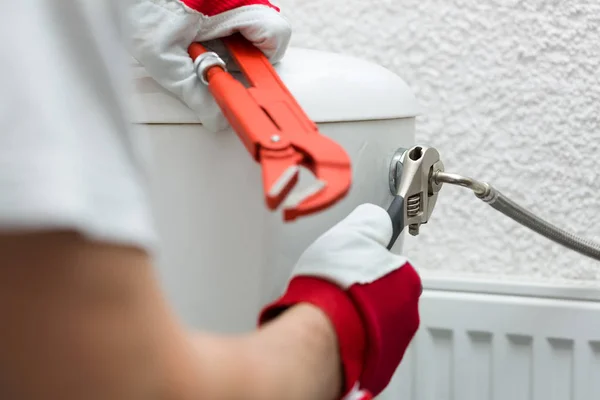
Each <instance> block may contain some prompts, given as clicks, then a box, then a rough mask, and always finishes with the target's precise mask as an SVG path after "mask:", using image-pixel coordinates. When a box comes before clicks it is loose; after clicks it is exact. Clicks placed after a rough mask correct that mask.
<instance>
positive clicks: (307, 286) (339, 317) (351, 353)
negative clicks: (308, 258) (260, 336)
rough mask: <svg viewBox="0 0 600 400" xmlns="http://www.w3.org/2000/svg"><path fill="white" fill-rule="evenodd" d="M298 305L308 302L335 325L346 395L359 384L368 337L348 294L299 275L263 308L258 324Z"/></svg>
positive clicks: (328, 284) (330, 284) (325, 282)
mask: <svg viewBox="0 0 600 400" xmlns="http://www.w3.org/2000/svg"><path fill="white" fill-rule="evenodd" d="M298 303H309V304H312V305H314V306H316V307H318V308H320V309H321V310H322V311H323V312H324V313H325V314H326V315H327V316H328V318H329V320H330V321H331V323H332V324H333V326H334V329H335V332H336V335H337V340H338V348H339V352H340V359H341V361H342V367H343V374H344V382H343V394H344V395H345V394H346V393H348V392H349V391H350V390H351V389H352V388H353V386H354V385H355V383H356V382H358V381H359V379H360V376H361V374H362V371H363V365H364V363H365V349H366V337H365V330H364V327H363V322H362V320H361V317H360V314H359V312H358V310H357V309H356V307H355V305H354V303H353V302H352V300H351V299H350V297H349V296H348V295H347V294H346V292H344V290H342V289H340V288H339V287H338V286H337V285H335V284H333V283H330V282H327V281H324V280H322V279H319V278H313V277H306V276H298V277H295V278H293V279H292V280H291V282H290V284H289V286H288V289H287V291H286V293H285V294H284V295H283V296H282V297H281V298H279V299H278V300H276V301H275V302H274V303H272V304H270V305H268V306H267V307H265V308H264V309H263V311H262V312H261V314H260V317H259V325H262V324H264V323H266V322H268V321H269V320H271V319H273V318H275V317H276V316H277V315H278V314H280V313H281V312H282V311H284V310H285V309H286V308H288V307H291V306H293V305H296V304H298Z"/></svg>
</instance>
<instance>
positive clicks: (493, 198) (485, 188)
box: [432, 171, 600, 261]
mask: <svg viewBox="0 0 600 400" xmlns="http://www.w3.org/2000/svg"><path fill="white" fill-rule="evenodd" d="M432 179H433V180H434V182H435V183H437V184H442V183H449V184H452V185H458V186H462V187H466V188H469V189H471V190H472V191H473V192H474V193H475V196H477V197H478V198H480V199H481V200H483V201H484V202H486V203H488V204H489V205H490V206H492V207H493V208H494V209H496V210H498V211H500V212H501V213H502V214H504V215H506V216H507V217H509V218H512V219H513V220H514V221H516V222H518V223H520V224H521V225H523V226H526V227H527V228H529V229H531V230H533V231H534V232H537V233H539V234H540V235H542V236H545V237H546V238H548V239H550V240H553V241H554V242H556V243H558V244H561V245H563V246H565V247H567V248H569V249H571V250H574V251H576V252H578V253H580V254H583V255H585V256H588V257H590V258H593V259H594V260H597V261H600V245H599V244H597V243H594V242H592V241H591V240H588V239H584V238H581V237H579V236H577V235H574V234H572V233H569V232H567V231H564V230H562V229H560V228H558V227H556V226H554V225H552V224H551V223H549V222H547V221H544V220H543V219H541V218H539V217H538V216H536V215H535V214H533V213H532V212H530V211H528V210H527V209H525V208H523V207H521V206H520V205H518V204H517V203H515V202H514V201H512V200H510V199H509V198H508V197H506V196H504V195H503V194H502V193H500V192H499V191H498V190H496V189H495V188H493V187H492V186H491V185H490V184H488V183H485V182H479V181H476V180H474V179H471V178H467V177H464V176H462V175H457V174H449V173H446V172H441V171H438V172H435V173H434V174H433V176H432Z"/></svg>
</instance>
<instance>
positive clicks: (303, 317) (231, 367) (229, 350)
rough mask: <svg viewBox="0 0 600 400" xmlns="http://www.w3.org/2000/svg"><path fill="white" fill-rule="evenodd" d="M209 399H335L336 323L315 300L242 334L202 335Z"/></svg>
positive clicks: (199, 337)
mask: <svg viewBox="0 0 600 400" xmlns="http://www.w3.org/2000/svg"><path fill="white" fill-rule="evenodd" d="M194 343H195V345H196V348H197V350H198V355H199V366H200V371H201V372H200V373H199V376H202V378H203V384H202V385H201V386H202V387H201V390H202V393H204V394H205V398H207V399H242V398H243V399H247V400H263V399H265V400H266V399H269V400H270V399H273V400H279V399H290V400H294V399H298V400H300V399H314V400H319V399H323V400H335V399H337V398H338V397H339V395H340V391H341V387H342V386H341V364H340V361H339V357H338V354H337V340H336V336H335V331H334V329H333V326H332V325H331V324H330V322H329V320H328V319H327V317H326V316H325V314H323V313H322V312H321V311H320V310H319V309H317V308H316V307H313V306H311V305H299V306H296V307H293V308H291V309H290V310H288V311H287V312H286V313H284V314H282V315H281V316H280V317H279V318H277V319H276V320H274V321H273V322H271V323H270V324H268V325H266V326H265V327H264V328H262V329H260V330H258V331H256V332H255V333H253V334H250V335H248V336H245V337H243V338H236V339H224V338H217V337H207V336H204V335H197V336H196V337H195V339H194Z"/></svg>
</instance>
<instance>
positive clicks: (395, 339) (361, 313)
mask: <svg viewBox="0 0 600 400" xmlns="http://www.w3.org/2000/svg"><path fill="white" fill-rule="evenodd" d="M421 292H422V286H421V279H420V278H419V275H418V274H417V272H416V271H415V269H414V268H413V267H412V266H411V265H410V264H408V263H406V264H405V265H404V266H402V267H401V268H398V269H396V270H394V271H393V272H391V273H389V274H387V275H385V276H383V277H381V278H380V279H377V280H375V281H374V282H371V283H366V284H355V285H352V286H351V287H350V288H349V289H348V290H347V291H344V290H343V289H341V288H339V287H338V286H337V285H335V284H333V283H330V282H327V281H325V280H322V279H319V278H315V277H302V276H299V277H295V278H294V279H292V281H291V282H290V285H289V287H288V290H287V292H286V293H285V294H284V295H283V297H281V298H280V299H278V300H277V301H275V302H274V303H272V304H271V305H269V306H267V307H266V308H265V309H264V310H263V312H262V313H261V316H260V319H259V324H263V323H265V322H266V321H267V320H270V319H272V318H274V317H275V316H276V315H277V314H279V313H280V312H281V311H283V310H284V309H286V308H288V307H290V306H292V305H295V304H298V303H310V304H313V305H315V306H316V307H319V308H320V309H321V310H323V311H324V312H325V313H326V314H327V316H328V317H329V319H330V320H331V322H332V324H333V326H334V328H335V331H336V334H337V337H338V343H339V351H340V357H341V361H342V366H343V369H344V394H347V393H348V392H349V391H350V390H351V389H352V388H353V387H354V386H355V384H356V383H359V389H362V390H368V391H369V392H370V393H371V394H372V395H373V396H377V395H378V394H379V393H381V392H382V391H383V389H385V387H386V386H387V385H388V384H389V382H390V380H391V378H392V376H393V374H394V372H395V371H396V369H397V367H398V365H399V364H400V362H401V360H402V358H403V357H404V353H405V352H406V349H407V348H408V345H409V344H410V342H411V341H412V339H413V337H414V335H415V333H416V332H417V330H418V328H419V323H420V320H419V305H418V302H419V297H420V296H421Z"/></svg>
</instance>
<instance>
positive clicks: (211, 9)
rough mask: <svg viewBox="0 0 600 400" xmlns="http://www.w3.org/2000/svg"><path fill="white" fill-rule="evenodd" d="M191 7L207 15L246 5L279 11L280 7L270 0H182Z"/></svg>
mask: <svg viewBox="0 0 600 400" xmlns="http://www.w3.org/2000/svg"><path fill="white" fill-rule="evenodd" d="M180 1H181V2H182V3H183V4H185V5H186V6H188V7H189V8H191V9H193V10H196V11H198V12H199V13H201V14H204V15H206V16H207V17H212V16H214V15H217V14H221V13H224V12H226V11H230V10H233V9H235V8H240V7H244V6H256V5H260V6H267V7H271V8H272V9H274V10H275V11H277V12H279V8H278V7H275V6H274V5H273V4H271V3H270V2H269V1H268V0H222V1H215V0H180Z"/></svg>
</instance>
